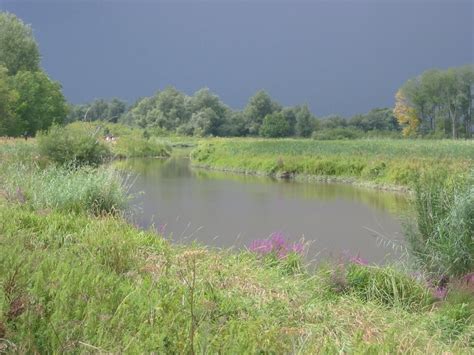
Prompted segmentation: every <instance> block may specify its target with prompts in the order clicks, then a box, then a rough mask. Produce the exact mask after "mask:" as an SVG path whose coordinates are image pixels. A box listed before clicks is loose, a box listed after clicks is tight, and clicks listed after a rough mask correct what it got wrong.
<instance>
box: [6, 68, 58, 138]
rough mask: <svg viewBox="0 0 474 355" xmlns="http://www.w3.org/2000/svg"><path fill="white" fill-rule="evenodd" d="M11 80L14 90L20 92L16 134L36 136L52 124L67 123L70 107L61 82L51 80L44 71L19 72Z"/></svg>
mask: <svg viewBox="0 0 474 355" xmlns="http://www.w3.org/2000/svg"><path fill="white" fill-rule="evenodd" d="M10 80H11V83H12V88H13V89H14V90H16V91H17V92H18V100H17V102H16V105H15V115H16V117H17V127H16V134H15V135H18V134H22V133H23V132H24V131H26V132H28V133H29V134H35V133H36V132H37V131H38V130H44V129H47V128H49V127H50V126H51V125H52V124H53V123H58V124H60V123H62V122H63V121H64V118H65V116H66V114H67V105H66V100H65V99H64V96H63V94H62V92H61V85H60V84H59V83H58V82H55V81H53V80H51V79H50V78H48V76H47V75H46V74H45V73H44V72H42V71H36V72H29V71H19V72H18V73H17V74H16V75H15V76H13V77H10Z"/></svg>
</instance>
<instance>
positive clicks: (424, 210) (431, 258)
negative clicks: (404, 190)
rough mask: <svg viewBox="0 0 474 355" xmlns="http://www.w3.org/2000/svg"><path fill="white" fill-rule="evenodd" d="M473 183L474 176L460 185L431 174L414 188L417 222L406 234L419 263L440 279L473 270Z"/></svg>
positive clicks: (458, 275)
mask: <svg viewBox="0 0 474 355" xmlns="http://www.w3.org/2000/svg"><path fill="white" fill-rule="evenodd" d="M473 182H474V178H473V176H471V177H470V178H469V179H467V181H464V182H458V181H452V180H450V179H447V178H446V177H443V175H442V174H437V175H435V174H429V175H426V176H424V177H423V178H422V179H420V181H419V183H418V184H416V186H415V195H414V201H413V206H414V212H415V218H414V222H413V223H411V225H409V226H408V227H407V231H406V232H407V233H406V234H407V237H408V241H409V246H410V250H411V253H412V255H413V256H414V258H415V260H416V262H417V263H418V264H419V265H420V266H421V267H422V268H423V269H425V270H426V271H428V272H429V273H431V274H432V275H433V276H436V277H438V278H443V277H460V276H463V275H466V274H469V273H471V272H472V271H473V270H474V184H473Z"/></svg>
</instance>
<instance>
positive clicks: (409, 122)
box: [393, 90, 420, 137]
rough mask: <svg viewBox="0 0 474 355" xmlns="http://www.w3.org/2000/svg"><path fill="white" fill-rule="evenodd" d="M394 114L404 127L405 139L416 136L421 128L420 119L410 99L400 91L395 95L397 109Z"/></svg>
mask: <svg viewBox="0 0 474 355" xmlns="http://www.w3.org/2000/svg"><path fill="white" fill-rule="evenodd" d="M393 114H394V115H395V117H396V118H397V121H398V123H399V124H400V125H401V126H403V135H404V136H405V137H407V136H412V135H414V134H415V133H416V132H417V130H418V127H419V126H420V119H419V117H418V115H417V114H416V110H415V108H413V107H412V106H411V105H410V103H409V102H408V99H407V98H406V97H405V95H404V94H403V92H402V90H398V91H397V93H396V95H395V108H394V110H393Z"/></svg>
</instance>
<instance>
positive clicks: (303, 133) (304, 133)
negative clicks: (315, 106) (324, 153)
mask: <svg viewBox="0 0 474 355" xmlns="http://www.w3.org/2000/svg"><path fill="white" fill-rule="evenodd" d="M315 119H316V118H315V117H314V116H313V115H312V114H311V112H310V111H309V108H308V106H307V105H303V106H299V107H298V110H297V112H296V125H295V133H296V135H297V136H299V137H309V136H311V133H313V131H314V122H315Z"/></svg>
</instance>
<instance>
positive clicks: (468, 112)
mask: <svg viewBox="0 0 474 355" xmlns="http://www.w3.org/2000/svg"><path fill="white" fill-rule="evenodd" d="M473 87H474V65H467V66H463V67H458V68H450V69H447V70H436V69H432V70H428V71H425V72H424V73H423V74H421V75H420V76H418V77H416V78H414V79H410V80H408V81H407V82H406V83H405V84H404V85H403V86H402V87H401V88H400V90H399V91H398V92H397V95H396V103H395V110H394V112H395V115H396V117H397V119H398V121H399V122H400V124H402V125H403V126H404V127H405V128H404V134H405V135H435V136H439V137H445V136H449V135H450V136H451V137H452V138H458V137H464V138H469V137H471V136H472V133H473V129H474V127H473V125H472V124H473V122H472V115H473V113H472V111H473V102H472V99H473V97H474V92H471V90H472V89H471V88H473Z"/></svg>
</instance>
